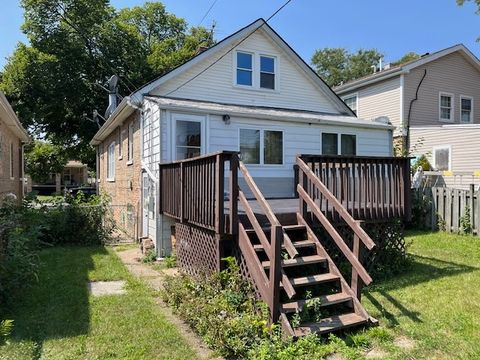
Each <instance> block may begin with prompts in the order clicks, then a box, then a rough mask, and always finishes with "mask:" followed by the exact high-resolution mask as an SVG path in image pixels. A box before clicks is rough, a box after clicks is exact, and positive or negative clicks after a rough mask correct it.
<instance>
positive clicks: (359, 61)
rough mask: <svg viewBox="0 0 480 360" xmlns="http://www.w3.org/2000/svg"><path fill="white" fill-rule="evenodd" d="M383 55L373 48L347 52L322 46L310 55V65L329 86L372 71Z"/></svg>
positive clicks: (342, 49)
mask: <svg viewBox="0 0 480 360" xmlns="http://www.w3.org/2000/svg"><path fill="white" fill-rule="evenodd" d="M382 57H383V55H382V54H381V53H380V52H378V51H377V50H375V49H368V50H364V49H360V50H358V51H357V52H355V53H349V52H348V51H347V50H346V49H344V48H323V49H319V50H316V51H315V53H314V54H313V56H312V61H311V62H312V65H313V67H314V68H315V70H316V71H317V73H318V74H319V75H320V76H321V77H322V78H323V80H325V81H326V83H327V84H328V85H330V86H338V85H340V84H341V83H343V82H347V81H351V80H354V79H358V78H359V77H362V76H365V75H368V74H371V73H372V67H373V66H377V64H378V62H379V61H380V59H381V58H382Z"/></svg>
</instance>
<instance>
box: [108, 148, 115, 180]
mask: <svg viewBox="0 0 480 360" xmlns="http://www.w3.org/2000/svg"><path fill="white" fill-rule="evenodd" d="M107 181H115V141H113V142H112V143H111V144H110V145H108V150H107Z"/></svg>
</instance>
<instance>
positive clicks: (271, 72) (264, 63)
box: [260, 56, 275, 90]
mask: <svg viewBox="0 0 480 360" xmlns="http://www.w3.org/2000/svg"><path fill="white" fill-rule="evenodd" d="M260 87H261V88H262V89H272V90H274V89H275V58H273V57H270V56H260Z"/></svg>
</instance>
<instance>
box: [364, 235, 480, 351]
mask: <svg viewBox="0 0 480 360" xmlns="http://www.w3.org/2000/svg"><path fill="white" fill-rule="evenodd" d="M407 242H411V246H410V247H409V253H410V254H411V265H410V267H409V269H408V271H406V272H405V273H403V274H402V275H400V276H398V277H396V278H394V279H390V280H388V281H385V282H383V283H378V284H376V285H375V286H373V287H372V288H370V289H369V290H368V291H366V292H365V293H364V297H363V299H362V301H363V303H364V304H365V305H366V307H367V309H368V311H369V312H370V314H371V315H372V316H374V317H376V318H377V319H379V320H380V323H381V326H382V327H386V328H387V330H388V332H389V333H390V334H392V335H393V336H394V337H397V338H398V337H401V336H405V337H407V338H408V339H412V340H414V343H415V347H414V348H413V349H409V350H401V349H399V348H398V347H396V346H394V345H393V344H391V343H390V342H386V343H385V344H383V346H384V350H385V351H387V352H388V353H389V355H388V356H387V358H394V359H408V358H410V359H480V238H475V237H471V236H461V235H451V234H445V233H420V232H416V233H409V234H408V237H407Z"/></svg>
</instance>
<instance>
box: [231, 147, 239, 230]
mask: <svg viewBox="0 0 480 360" xmlns="http://www.w3.org/2000/svg"><path fill="white" fill-rule="evenodd" d="M229 178H230V182H229V185H230V189H229V191H230V199H229V201H230V206H229V208H230V234H231V235H237V234H238V156H237V155H236V154H234V155H232V156H231V158H230V176H229Z"/></svg>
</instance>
